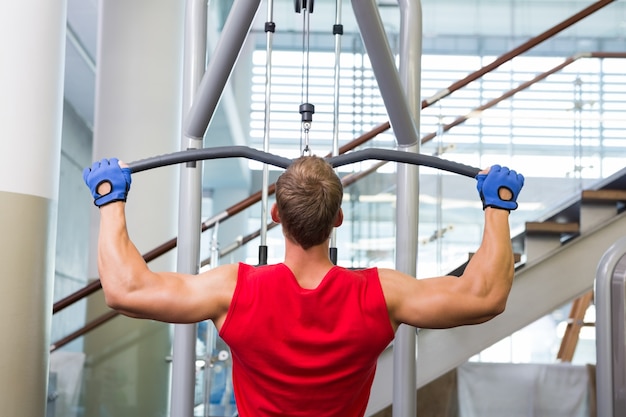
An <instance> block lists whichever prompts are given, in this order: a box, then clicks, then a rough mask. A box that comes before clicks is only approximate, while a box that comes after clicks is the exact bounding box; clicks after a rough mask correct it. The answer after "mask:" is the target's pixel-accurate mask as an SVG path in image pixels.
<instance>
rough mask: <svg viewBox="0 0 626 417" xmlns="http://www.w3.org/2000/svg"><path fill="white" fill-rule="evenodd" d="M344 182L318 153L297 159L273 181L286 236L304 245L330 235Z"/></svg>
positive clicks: (318, 241) (306, 245) (318, 242)
mask: <svg viewBox="0 0 626 417" xmlns="http://www.w3.org/2000/svg"><path fill="white" fill-rule="evenodd" d="M342 199H343V185H342V184H341V180H340V179H339V177H338V176H337V174H335V171H334V170H333V168H332V166H331V165H330V164H329V163H328V162H326V161H325V160H324V159H323V158H320V157H318V156H303V157H300V158H298V159H296V160H295V161H294V162H293V163H292V164H291V165H290V166H289V167H288V168H287V170H286V171H285V172H284V173H283V174H282V175H281V176H280V177H279V178H278V181H276V206H277V208H278V213H279V216H280V222H281V224H282V227H283V233H284V234H285V237H287V238H288V239H290V240H292V241H294V242H295V243H297V244H299V245H300V246H301V247H302V248H303V249H309V248H310V247H312V246H316V245H319V244H321V243H324V241H326V240H328V239H329V237H330V233H331V232H332V229H333V227H334V226H335V220H336V219H337V215H338V213H339V209H340V208H341V200H342Z"/></svg>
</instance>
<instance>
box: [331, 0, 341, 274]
mask: <svg viewBox="0 0 626 417" xmlns="http://www.w3.org/2000/svg"><path fill="white" fill-rule="evenodd" d="M341 4H342V0H336V2H335V24H334V25H333V35H334V36H335V73H334V78H333V87H334V92H333V103H334V108H333V149H332V156H337V155H339V82H340V79H341V76H340V74H341V71H340V69H341V36H342V35H343V25H342V24H341ZM330 260H331V261H332V262H333V263H334V264H335V265H337V262H338V254H337V229H336V228H335V229H333V231H332V233H331V235H330Z"/></svg>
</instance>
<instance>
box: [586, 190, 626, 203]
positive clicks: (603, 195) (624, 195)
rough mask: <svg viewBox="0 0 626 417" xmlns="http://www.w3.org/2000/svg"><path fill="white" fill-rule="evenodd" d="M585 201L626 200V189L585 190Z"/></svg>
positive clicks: (606, 201) (612, 201)
mask: <svg viewBox="0 0 626 417" xmlns="http://www.w3.org/2000/svg"><path fill="white" fill-rule="evenodd" d="M581 201H582V202H583V203H598V204H602V203H617V202H620V201H626V190H583V191H582V195H581Z"/></svg>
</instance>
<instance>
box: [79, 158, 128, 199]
mask: <svg viewBox="0 0 626 417" xmlns="http://www.w3.org/2000/svg"><path fill="white" fill-rule="evenodd" d="M83 179H84V180H85V184H87V187H89V190H91V195H93V198H94V200H93V203H94V204H95V205H96V206H98V207H102V206H104V205H105V204H109V203H112V202H114V201H126V196H127V195H128V191H129V190H130V183H131V178H130V168H122V167H120V165H119V161H118V159H117V158H111V159H103V160H101V161H97V162H94V163H93V165H91V167H87V168H85V169H84V170H83ZM105 182H108V183H109V184H110V185H111V191H110V192H108V193H107V194H104V195H101V194H98V187H99V186H100V185H101V184H103V183H105Z"/></svg>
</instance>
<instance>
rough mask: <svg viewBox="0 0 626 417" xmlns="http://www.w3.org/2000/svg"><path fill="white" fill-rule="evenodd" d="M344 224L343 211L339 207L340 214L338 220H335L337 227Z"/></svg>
mask: <svg viewBox="0 0 626 417" xmlns="http://www.w3.org/2000/svg"><path fill="white" fill-rule="evenodd" d="M342 224H343V210H342V209H341V207H339V212H338V213H337V218H336V219H335V227H339V226H341V225H342Z"/></svg>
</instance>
